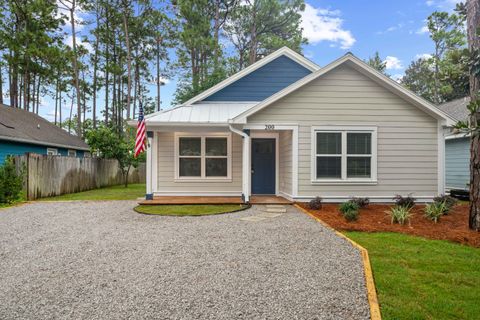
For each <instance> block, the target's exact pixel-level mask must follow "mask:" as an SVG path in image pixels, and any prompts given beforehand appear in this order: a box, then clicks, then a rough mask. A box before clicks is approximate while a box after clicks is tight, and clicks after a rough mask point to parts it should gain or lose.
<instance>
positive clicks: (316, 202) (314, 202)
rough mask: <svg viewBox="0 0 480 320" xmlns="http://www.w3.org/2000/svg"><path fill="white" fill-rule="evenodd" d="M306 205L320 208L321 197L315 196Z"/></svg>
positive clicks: (314, 208)
mask: <svg viewBox="0 0 480 320" xmlns="http://www.w3.org/2000/svg"><path fill="white" fill-rule="evenodd" d="M308 207H309V208H310V209H312V210H320V209H322V198H320V197H316V198H315V199H313V200H311V201H310V202H309V203H308Z"/></svg>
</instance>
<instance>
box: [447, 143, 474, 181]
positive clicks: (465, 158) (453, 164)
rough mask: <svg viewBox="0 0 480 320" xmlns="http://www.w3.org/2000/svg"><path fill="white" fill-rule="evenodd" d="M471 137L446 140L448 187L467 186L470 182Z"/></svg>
mask: <svg viewBox="0 0 480 320" xmlns="http://www.w3.org/2000/svg"><path fill="white" fill-rule="evenodd" d="M469 163H470V138H460V139H452V140H446V141H445V180H446V187H447V188H459V189H465V188H467V184H468V183H469V182H470V167H469Z"/></svg>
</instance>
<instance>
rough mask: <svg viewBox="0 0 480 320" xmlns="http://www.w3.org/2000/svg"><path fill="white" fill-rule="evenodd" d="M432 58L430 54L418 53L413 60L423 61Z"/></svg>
mask: <svg viewBox="0 0 480 320" xmlns="http://www.w3.org/2000/svg"><path fill="white" fill-rule="evenodd" d="M431 57H432V55H431V54H430V53H419V54H416V55H415V57H414V59H415V60H418V59H424V60H427V59H430V58H431Z"/></svg>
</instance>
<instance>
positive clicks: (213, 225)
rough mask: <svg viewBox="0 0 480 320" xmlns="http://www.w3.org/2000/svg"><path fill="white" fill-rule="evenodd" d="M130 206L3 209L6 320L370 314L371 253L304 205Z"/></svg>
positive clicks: (1, 278)
mask: <svg viewBox="0 0 480 320" xmlns="http://www.w3.org/2000/svg"><path fill="white" fill-rule="evenodd" d="M134 206H135V203H134V202H130V201H105V202H57V203H45V202H44V203H33V204H27V205H24V206H19V207H15V208H10V209H6V210H0V319H52V318H62V319H65V318H66V319H126V318H128V319H148V318H151V319H153V318H155V319H368V318H369V311H368V303H367V297H366V289H365V285H364V277H363V267H362V262H361V258H360V254H359V253H358V252H357V250H356V249H354V248H353V247H352V246H351V245H350V244H348V243H347V242H346V241H345V240H343V239H340V238H338V237H337V236H335V235H334V234H333V233H332V232H330V231H329V230H327V229H325V228H324V227H323V226H321V225H320V224H319V223H318V222H316V221H314V220H313V219H311V218H310V217H308V216H307V215H305V214H303V213H300V212H298V211H297V209H295V208H293V207H289V208H288V212H287V213H285V214H282V215H281V216H278V217H275V218H269V219H265V220H262V221H257V222H253V221H244V220H240V218H244V217H247V216H253V215H256V214H258V213H259V212H258V210H262V207H254V208H252V209H249V210H246V211H242V212H238V213H233V214H225V215H217V216H205V217H160V216H148V215H141V214H137V213H135V212H133V211H132V208H133V207H134Z"/></svg>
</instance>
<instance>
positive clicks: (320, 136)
mask: <svg viewBox="0 0 480 320" xmlns="http://www.w3.org/2000/svg"><path fill="white" fill-rule="evenodd" d="M341 153H342V134H341V133H340V132H317V154H341Z"/></svg>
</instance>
